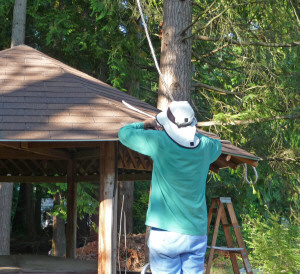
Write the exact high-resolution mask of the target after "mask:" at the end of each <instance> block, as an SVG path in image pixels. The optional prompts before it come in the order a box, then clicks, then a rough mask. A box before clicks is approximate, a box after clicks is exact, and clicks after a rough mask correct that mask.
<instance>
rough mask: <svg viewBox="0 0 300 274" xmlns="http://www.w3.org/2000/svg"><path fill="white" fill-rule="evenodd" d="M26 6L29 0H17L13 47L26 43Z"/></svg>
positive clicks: (12, 37) (14, 16)
mask: <svg viewBox="0 0 300 274" xmlns="http://www.w3.org/2000/svg"><path fill="white" fill-rule="evenodd" d="M26 6H27V0H15V5H14V15H13V25H12V35H11V47H15V46H18V45H21V44H24V43H25V25H26Z"/></svg>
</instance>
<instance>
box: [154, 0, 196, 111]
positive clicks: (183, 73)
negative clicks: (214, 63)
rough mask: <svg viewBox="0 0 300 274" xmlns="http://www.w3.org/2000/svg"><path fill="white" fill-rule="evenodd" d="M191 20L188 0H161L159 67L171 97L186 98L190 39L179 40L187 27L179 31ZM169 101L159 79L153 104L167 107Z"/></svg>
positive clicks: (178, 99) (189, 79) (189, 70)
mask: <svg viewBox="0 0 300 274" xmlns="http://www.w3.org/2000/svg"><path fill="white" fill-rule="evenodd" d="M191 23H192V1H191V0H165V1H164V17H163V26H162V41H161V57H160V70H161V72H162V74H163V76H164V79H165V82H166V84H167V86H168V89H169V90H170V92H171V94H172V96H173V98H174V100H176V101H180V100H187V101H189V100H190V92H191V72H192V66H191V55H192V40H191V39H187V40H185V41H182V37H183V35H189V34H190V33H191V28H189V29H188V30H187V31H186V32H185V33H181V32H182V30H183V29H184V28H186V27H187V26H188V25H189V24H191ZM169 103H170V98H169V97H168V91H167V89H166V87H165V86H164V84H163V81H162V79H161V78H160V79H159V95H158V101H157V108H159V109H161V110H165V109H167V107H168V105H169Z"/></svg>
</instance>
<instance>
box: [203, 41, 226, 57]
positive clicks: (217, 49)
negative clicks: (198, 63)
mask: <svg viewBox="0 0 300 274" xmlns="http://www.w3.org/2000/svg"><path fill="white" fill-rule="evenodd" d="M228 45H229V44H228V43H225V44H224V45H223V46H222V47H219V48H216V49H214V50H212V51H211V52H208V53H206V54H203V55H201V56H200V58H207V57H209V56H211V55H213V54H215V53H217V52H219V51H221V50H223V49H224V48H226V47H228Z"/></svg>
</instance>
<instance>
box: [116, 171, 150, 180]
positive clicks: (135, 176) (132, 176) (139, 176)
mask: <svg viewBox="0 0 300 274" xmlns="http://www.w3.org/2000/svg"><path fill="white" fill-rule="evenodd" d="M151 177H152V174H151V173H136V174H123V173H119V174H118V181H150V180H151Z"/></svg>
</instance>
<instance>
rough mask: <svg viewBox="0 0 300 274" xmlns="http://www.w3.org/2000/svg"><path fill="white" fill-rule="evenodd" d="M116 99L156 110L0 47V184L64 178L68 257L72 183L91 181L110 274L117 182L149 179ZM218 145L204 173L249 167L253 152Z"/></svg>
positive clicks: (148, 166)
mask: <svg viewBox="0 0 300 274" xmlns="http://www.w3.org/2000/svg"><path fill="white" fill-rule="evenodd" d="M122 100H125V101H127V102H128V103H130V104H131V105H133V106H135V107H137V108H139V109H141V110H142V111H144V112H146V113H148V114H151V115H156V114H157V113H158V112H159V110H158V109H156V108H154V107H153V106H151V105H149V104H147V103H144V102H142V101H140V100H138V99H136V98H134V97H132V96H130V95H127V94H126V93H124V92H122V91H119V90H117V89H115V88H113V87H111V86H109V85H107V84H105V83H103V82H101V81H99V80H97V79H95V78H93V77H91V76H89V75H87V74H85V73H83V72H80V71H78V70H76V69H74V68H72V67H70V66H67V65H66V64H63V63H61V62H59V61H57V60H55V59H53V58H51V57H49V56H47V55H45V54H43V53H41V52H39V51H37V50H35V49H33V48H31V47H28V46H25V45H21V46H17V47H14V48H11V49H7V50H3V51H1V52H0V182H22V183H45V182H47V183H59V182H64V183H65V182H66V183H67V229H66V235H67V236H66V237H67V238H66V240H67V251H66V256H67V257H68V258H75V252H76V216H77V208H76V200H77V183H78V182H98V183H99V184H100V207H99V256H98V273H115V272H116V266H115V262H116V238H117V237H116V235H117V229H116V215H117V214H116V209H117V205H116V202H117V199H116V198H115V197H116V192H117V182H118V181H125V180H126V181H133V180H150V178H151V170H152V162H151V159H150V158H148V157H145V156H143V155H140V154H138V153H136V152H134V151H131V150H130V149H127V148H126V147H124V146H123V145H121V144H120V142H119V141H118V131H119V129H120V127H122V126H123V125H125V124H127V123H130V122H136V121H142V120H144V119H145V116H144V115H142V114H139V113H136V112H134V111H132V110H130V109H128V108H126V107H125V106H124V105H123V104H122ZM201 133H202V134H204V135H208V136H210V137H212V138H218V137H217V136H216V135H214V134H210V133H207V132H204V131H201ZM221 142H222V145H223V148H222V155H221V156H220V157H219V159H218V160H217V161H216V162H214V163H213V164H212V165H211V167H210V169H211V170H212V171H214V172H218V170H219V169H220V168H225V167H230V168H234V169H236V168H237V166H238V165H240V164H243V163H247V164H250V165H252V166H257V162H258V160H259V158H258V157H256V156H254V155H252V154H250V153H248V152H246V151H245V150H242V149H240V148H237V147H235V146H233V145H232V144H231V143H230V142H228V141H223V140H221ZM0 225H1V224H0Z"/></svg>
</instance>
